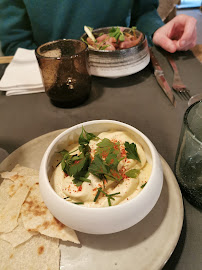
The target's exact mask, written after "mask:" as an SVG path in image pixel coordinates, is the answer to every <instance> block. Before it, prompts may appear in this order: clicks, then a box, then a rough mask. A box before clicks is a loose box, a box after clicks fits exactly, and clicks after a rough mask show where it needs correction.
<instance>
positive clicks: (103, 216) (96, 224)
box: [39, 120, 163, 234]
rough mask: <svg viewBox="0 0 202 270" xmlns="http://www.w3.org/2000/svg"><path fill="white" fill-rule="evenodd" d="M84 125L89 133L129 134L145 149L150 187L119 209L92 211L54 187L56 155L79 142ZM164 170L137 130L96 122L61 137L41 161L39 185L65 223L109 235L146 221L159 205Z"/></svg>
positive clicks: (54, 141) (82, 229)
mask: <svg viewBox="0 0 202 270" xmlns="http://www.w3.org/2000/svg"><path fill="white" fill-rule="evenodd" d="M82 126H83V127H84V129H85V130H86V131H88V132H92V133H94V134H99V133H100V132H104V131H109V130H118V131H127V132H128V133H129V134H131V135H132V136H133V137H134V138H135V139H136V140H137V141H138V142H139V143H140V144H141V145H142V147H143V149H144V151H145V153H146V157H147V160H148V162H149V163H151V164H152V172H151V176H150V178H149V180H148V182H147V185H146V186H145V187H144V188H143V189H142V191H141V192H140V193H139V194H138V195H137V196H136V197H134V198H133V199H131V200H129V201H127V202H125V203H123V204H119V205H116V206H111V207H103V208H90V207H86V206H83V205H76V204H73V203H71V202H68V201H66V200H64V199H63V198H61V197H60V196H59V195H57V194H56V192H55V191H54V190H53V188H52V187H51V185H50V182H49V175H50V173H51V170H52V160H53V159H54V155H55V153H56V152H58V151H60V150H62V149H63V148H64V147H65V146H67V145H68V144H70V143H73V142H77V141H78V137H79V135H80V134H81V130H82ZM162 184H163V171H162V166H161V162H160V158H159V155H158V153H157V150H156V148H155V147H154V145H153V144H152V143H151V141H150V140H149V139H148V138H147V137H146V136H145V135H144V134H143V133H142V132H140V131H139V130H137V129H136V128H134V127H132V126H130V125H127V124H125V123H121V122H118V121H113V120H94V121H89V122H85V123H81V124H78V125H76V126H73V127H71V128H69V129H67V130H65V131H64V132H62V133H61V134H60V135H59V136H57V137H56V138H55V139H54V140H53V141H52V143H51V144H50V145H49V147H48V148H47V150H46V152H45V154H44V156H43V158H42V162H41V166H40V173H39V185H40V191H41V194H42V197H43V200H44V202H45V204H46V206H47V207H48V209H49V210H50V211H51V213H52V214H53V215H54V216H55V217H56V218H57V219H58V220H60V221H61V222H62V223H63V224H65V225H67V226H69V227H71V228H73V229H75V230H77V231H80V232H84V233H90V234H109V233H115V232H119V231H122V230H125V229H127V228H129V227H131V226H133V225H135V224H136V223H138V222H139V221H140V220H142V219H143V218H144V217H145V216H146V215H147V214H148V213H149V212H150V211H151V210H152V208H153V207H154V205H155V204H156V202H157V200H158V198H159V196H160V193H161V189H162Z"/></svg>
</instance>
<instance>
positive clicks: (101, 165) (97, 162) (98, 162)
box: [89, 154, 123, 181]
mask: <svg viewBox="0 0 202 270" xmlns="http://www.w3.org/2000/svg"><path fill="white" fill-rule="evenodd" d="M89 172H90V173H92V174H93V175H95V176H97V177H99V178H100V179H102V180H103V179H106V180H113V181H120V180H122V179H123V177H122V176H121V174H120V173H119V172H118V170H117V168H116V167H114V165H113V164H108V163H107V162H106V160H103V159H102V158H101V157H100V155H98V154H96V155H95V157H94V160H93V161H92V162H91V164H90V166H89Z"/></svg>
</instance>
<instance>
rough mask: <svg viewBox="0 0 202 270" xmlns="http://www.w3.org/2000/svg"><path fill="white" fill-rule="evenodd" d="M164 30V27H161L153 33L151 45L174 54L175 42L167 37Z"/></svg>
mask: <svg viewBox="0 0 202 270" xmlns="http://www.w3.org/2000/svg"><path fill="white" fill-rule="evenodd" d="M165 30H166V29H165V26H162V27H161V28H159V29H158V30H157V31H156V32H155V33H154V35H153V43H154V44H155V45H157V46H160V47H162V48H163V49H164V50H166V51H168V52H170V53H174V52H175V51H176V50H177V46H176V42H175V41H173V40H171V39H170V38H168V37H167V35H166V34H165Z"/></svg>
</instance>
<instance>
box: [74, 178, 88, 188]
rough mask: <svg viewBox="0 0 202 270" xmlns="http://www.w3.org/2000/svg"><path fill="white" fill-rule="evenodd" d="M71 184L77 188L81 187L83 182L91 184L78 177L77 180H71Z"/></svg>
mask: <svg viewBox="0 0 202 270" xmlns="http://www.w3.org/2000/svg"><path fill="white" fill-rule="evenodd" d="M72 182H73V184H75V185H76V186H77V187H79V186H81V185H82V184H83V182H88V183H91V180H90V179H88V178H85V177H79V178H78V179H76V178H74V179H73V180H72Z"/></svg>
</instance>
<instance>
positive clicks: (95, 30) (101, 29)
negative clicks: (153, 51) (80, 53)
mask: <svg viewBox="0 0 202 270" xmlns="http://www.w3.org/2000/svg"><path fill="white" fill-rule="evenodd" d="M112 27H123V28H124V29H131V27H127V26H106V27H100V28H96V29H93V31H92V33H96V32H98V31H103V30H108V29H111V28H112ZM135 31H137V32H138V33H142V34H143V38H142V40H141V41H140V42H139V43H138V44H136V45H135V46H132V47H130V48H126V49H121V50H115V51H112V50H96V49H94V50H93V49H91V48H89V47H88V50H89V52H99V53H103V54H104V53H114V54H115V53H120V52H123V53H124V52H127V51H130V49H132V48H133V49H136V48H138V47H140V46H141V45H143V44H144V43H145V42H147V39H146V35H145V34H144V33H143V32H141V31H139V30H137V29H135ZM85 36H87V34H86V33H83V35H82V36H81V37H80V40H81V39H82V38H84V37H85ZM84 43H85V42H84ZM85 44H86V43H85ZM87 46H88V45H87Z"/></svg>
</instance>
